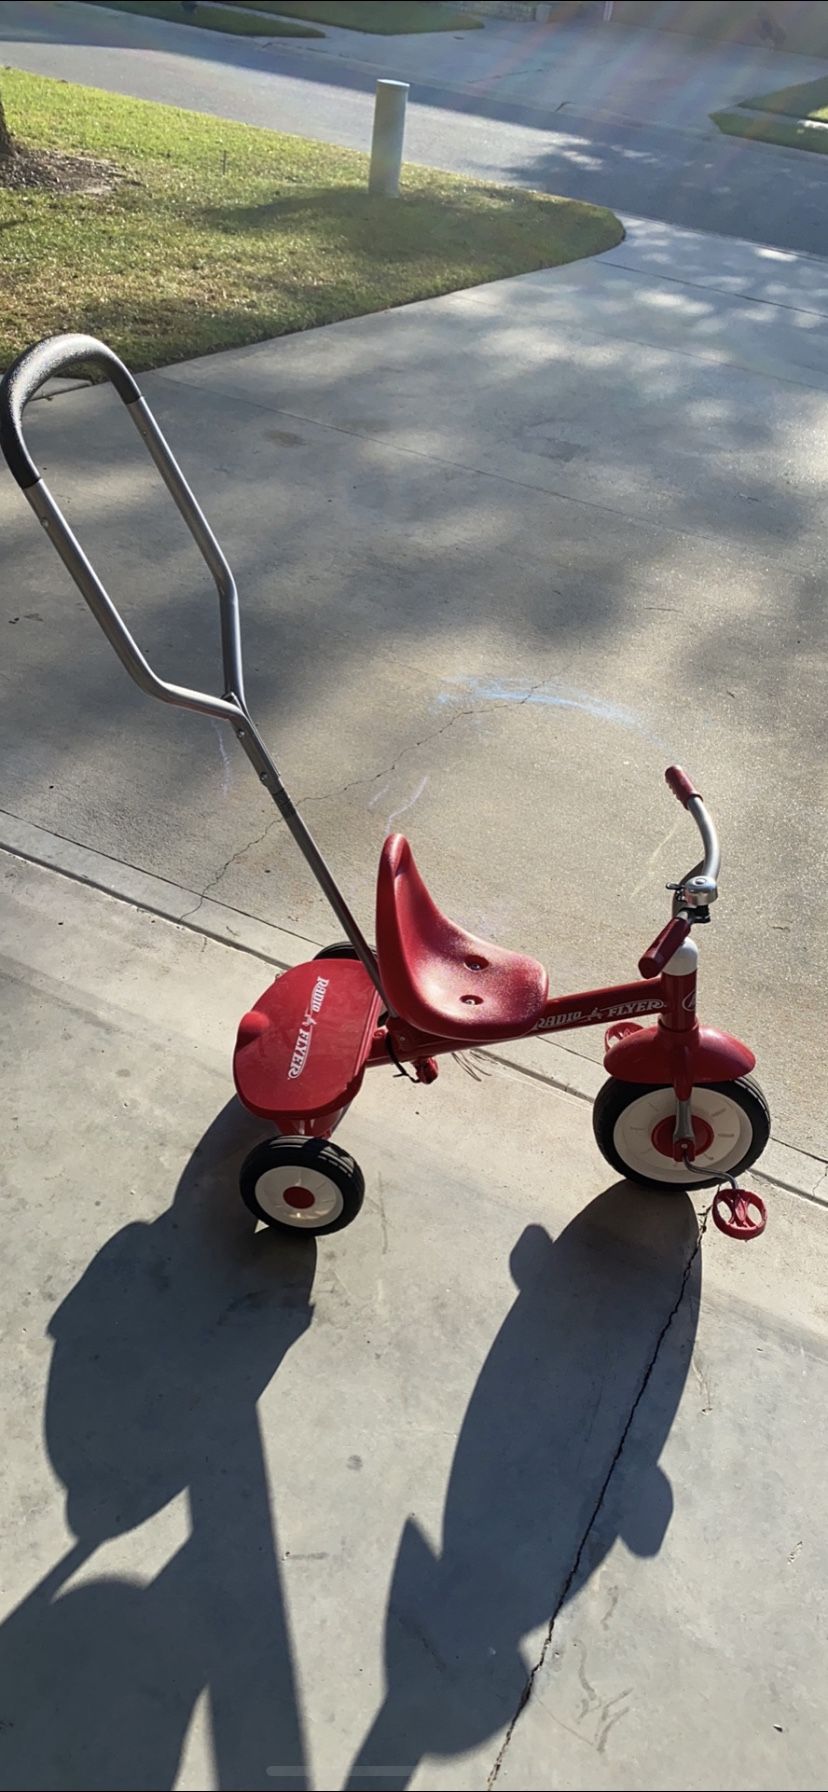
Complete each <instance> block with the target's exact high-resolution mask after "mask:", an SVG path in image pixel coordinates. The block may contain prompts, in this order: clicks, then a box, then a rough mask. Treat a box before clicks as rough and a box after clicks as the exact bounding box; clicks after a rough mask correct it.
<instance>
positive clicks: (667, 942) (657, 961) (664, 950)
mask: <svg viewBox="0 0 828 1792" xmlns="http://www.w3.org/2000/svg"><path fill="white" fill-rule="evenodd" d="M683 776H684V773H683V772H682V777H683ZM689 932H690V922H689V921H685V919H684V917H683V915H676V916H675V917H674V919H673V920H672V921H668V922H667V926H666V927H662V929H661V932H660V933H659V934H656V937H655V939H654V940H653V943H652V945H651V946H648V947H647V950H646V952H645V953H644V956H643V958H639V960H638V968H639V970H640V972H641V975H642V977H657V976H658V974H659V971H663V969H664V966H665V965H666V964H669V962H670V959H671V958H672V956H673V953H674V952H677V951H678V949H679V946H683V945H684V942H685V940H686V938H687V935H688V933H689Z"/></svg>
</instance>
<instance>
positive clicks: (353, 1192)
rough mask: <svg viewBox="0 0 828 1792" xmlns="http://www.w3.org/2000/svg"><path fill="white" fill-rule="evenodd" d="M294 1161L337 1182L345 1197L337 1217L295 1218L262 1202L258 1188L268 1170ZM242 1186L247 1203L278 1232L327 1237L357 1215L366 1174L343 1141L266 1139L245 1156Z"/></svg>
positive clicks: (308, 1216)
mask: <svg viewBox="0 0 828 1792" xmlns="http://www.w3.org/2000/svg"><path fill="white" fill-rule="evenodd" d="M293 1165H295V1166H296V1168H297V1169H310V1170H315V1171H316V1172H318V1173H320V1174H322V1175H323V1176H325V1177H326V1178H327V1179H328V1181H329V1182H332V1183H335V1185H336V1187H337V1188H338V1189H339V1193H340V1195H341V1197H342V1210H341V1212H340V1213H338V1214H337V1216H336V1218H335V1219H332V1220H329V1221H328V1222H327V1224H323V1225H321V1226H315V1225H314V1224H313V1219H312V1217H311V1215H310V1214H309V1213H306V1217H305V1218H304V1219H302V1220H298V1219H297V1220H296V1221H293V1222H291V1221H290V1220H289V1219H287V1218H285V1219H279V1218H277V1217H276V1215H275V1214H273V1213H269V1212H268V1210H267V1208H265V1207H263V1206H262V1205H261V1204H260V1202H259V1200H258V1197H257V1194H256V1189H257V1186H258V1183H259V1181H260V1178H261V1177H262V1176H263V1175H264V1174H265V1172H266V1171H267V1170H277V1169H282V1168H287V1169H289V1168H290V1167H291V1166H293ZM239 1190H240V1193H241V1198H242V1200H243V1202H244V1204H245V1207H247V1208H249V1210H250V1212H251V1213H252V1214H255V1217H256V1219H257V1220H261V1221H262V1224H263V1225H265V1226H272V1227H273V1228H274V1229H275V1230H276V1231H278V1232H288V1233H290V1235H291V1237H292V1238H296V1237H301V1236H302V1235H303V1234H304V1235H305V1236H310V1237H312V1238H325V1237H327V1235H328V1234H329V1233H330V1232H341V1231H342V1229H343V1227H345V1226H350V1224H351V1221H352V1220H355V1219H356V1217H357V1214H358V1213H359V1210H360V1208H361V1206H362V1202H363V1198H364V1195H365V1178H364V1176H363V1174H362V1171H361V1169H360V1167H359V1164H357V1163H355V1162H354V1159H353V1158H352V1157H350V1156H349V1154H348V1152H347V1151H343V1150H342V1149H341V1147H340V1146H339V1145H332V1144H331V1141H330V1139H300V1138H286V1139H283V1138H278V1139H265V1141H264V1143H263V1144H261V1145H256V1146H255V1147H254V1149H253V1150H252V1151H251V1152H249V1153H248V1155H247V1157H246V1158H245V1160H244V1163H243V1164H242V1167H241V1172H240V1175H239Z"/></svg>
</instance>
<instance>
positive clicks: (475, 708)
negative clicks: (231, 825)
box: [178, 675, 551, 921]
mask: <svg viewBox="0 0 828 1792" xmlns="http://www.w3.org/2000/svg"><path fill="white" fill-rule="evenodd" d="M550 677H551V675H550ZM549 682H550V678H549V677H548V678H541V679H539V681H538V683H537V684H533V685H530V686H529V688H528V690H527V691H526V694H525V696H523V697H521V698H520V700H519V702H517V703H516V704H515V705H514V707H515V709H522V708H523V706H524V704H526V703H529V702H530V701H531V699H532V698H533V697H534V696H535V695H536V693H537V692H538V691H542V690H543V688H544V686H545V685H547V684H549ZM498 708H499V705H498V704H496V703H489V704H486V705H484V706H482V707H481V706H480V705H478V704H472V705H471V706H470V707H468V708H466V709H458V710H455V713H454V715H452V716H449V719H448V721H447V722H443V723H442V724H441V726H440V727H439V728H432V729H431V730H430V731H429V732H428V733H427V734H424V735H422V736H421V738H420V739H419V740H414V741H410V742H409V744H408V746H405V747H401V748H400V751H399V753H398V754H397V755H396V757H395V758H394V759H393V760H392V762H391V764H390V765H386V766H382V767H381V768H380V770H379V771H377V772H369V773H367V774H366V775H365V776H364V777H361V778H350V779H349V780H348V782H347V783H346V784H337V785H336V786H335V788H334V789H333V790H319V791H316V792H313V791H312V792H310V793H309V794H308V795H305V796H300V797H297V799H296V807H297V809H300V810H301V809H304V808H307V806H308V805H309V804H310V803H329V802H332V801H333V799H334V798H335V797H339V796H345V794H346V792H347V791H349V790H356V789H357V788H358V787H359V785H361V784H376V783H378V782H379V779H380V778H390V777H391V775H392V773H393V772H395V771H396V770H397V767H398V765H399V764H400V761H401V760H403V759H405V758H406V757H407V756H408V754H409V753H416V752H418V750H419V748H420V747H425V746H429V745H430V744H431V742H432V741H434V740H438V739H439V737H440V735H441V734H448V731H449V729H450V728H453V727H454V726H455V723H456V722H462V721H463V719H464V717H466V716H486V715H494V714H495V711H496V710H497V709H498ZM284 826H285V821H284V817H283V816H282V815H279V814H278V813H277V814H276V815H274V816H272V817H271V819H270V821H269V822H268V824H267V827H266V828H264V829H263V831H262V832H261V833H260V834H256V835H254V838H253V839H252V840H248V841H247V842H246V844H245V845H244V846H239V847H237V848H236V849H235V851H234V852H231V854H230V856H229V858H227V859H225V862H224V864H223V865H222V867H221V869H220V870H219V871H217V872H216V874H215V877H211V878H210V879H209V881H208V882H207V883H206V884H205V886H204V889H203V890H202V892H201V894H200V896H199V899H198V902H197V903H196V904H195V907H194V908H191V909H188V910H187V913H186V914H184V915H180V916H179V917H178V918H179V920H181V921H189V920H191V919H192V916H193V915H195V914H197V913H198V910H199V909H200V908H201V905H202V903H203V902H204V900H205V898H206V897H208V896H209V895H211V894H212V892H213V891H214V890H216V889H217V888H218V885H219V884H220V883H221V881H222V878H223V877H224V876H225V874H226V873H227V872H228V871H229V869H230V866H231V865H234V864H235V863H236V861H237V860H238V859H241V858H243V857H244V855H245V853H246V852H250V851H251V850H252V848H253V847H254V846H260V845H261V843H262V841H263V840H265V839H266V838H267V835H268V834H269V833H270V832H271V829H272V828H275V827H284Z"/></svg>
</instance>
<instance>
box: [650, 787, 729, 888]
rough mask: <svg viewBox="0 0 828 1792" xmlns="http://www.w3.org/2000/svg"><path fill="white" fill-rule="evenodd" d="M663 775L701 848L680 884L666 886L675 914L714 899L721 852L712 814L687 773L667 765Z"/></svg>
mask: <svg viewBox="0 0 828 1792" xmlns="http://www.w3.org/2000/svg"><path fill="white" fill-rule="evenodd" d="M664 776H665V778H666V781H667V783H668V785H669V787H670V789H671V790H672V792H673V795H674V796H675V797H677V798H678V800H679V802H680V803H682V804H683V806H684V808H685V809H686V810H687V811H688V814H690V815H692V817H693V820H694V822H695V824H696V827H697V828H698V830H699V833H700V834H701V838H702V846H703V848H704V854H703V857H702V858H701V859H700V860H699V863H698V864H697V865H694V866H693V867H692V869H691V870H690V871H688V872H686V873H685V876H684V877H683V878H682V879H681V881H680V883H678V884H671V885H670V886H669V888H670V889H672V890H673V914H674V915H678V914H681V913H682V912H683V911H684V910H687V909H701V908H709V906H710V904H711V902H715V901H716V898H717V896H718V894H719V887H718V878H719V869H720V866H721V861H722V855H721V850H720V848H719V836H718V834H717V833H716V828H715V826H714V823H713V820H712V817H711V816H710V815H709V814H708V812H707V810H706V808H705V806H704V803H703V802H702V799H701V797H700V795H699V793H698V791H697V790H696V789H695V786H694V785H693V784H692V783H691V781H690V779H689V778H688V776H687V774H686V772H683V771H682V769H681V767H680V766H678V765H670V766H668V768H667V770H666V772H665V774H664Z"/></svg>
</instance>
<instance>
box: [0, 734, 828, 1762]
mask: <svg viewBox="0 0 828 1792" xmlns="http://www.w3.org/2000/svg"><path fill="white" fill-rule="evenodd" d="M109 720H110V723H111V724H114V725H115V726H116V727H117V726H118V724H116V723H115V722H114V715H113V714H112V713H110V717H109ZM65 850H66V849H65V848H64V852H65ZM84 861H85V862H84ZM64 868H65V870H67V871H69V870H70V867H69V863H68V860H67V859H65V860H64ZM91 874H92V867H91V863H90V859H89V856H88V855H81V856H80V857H78V856H76V857H75V861H74V867H73V868H72V870H71V874H70V875H64V874H63V873H58V872H56V871H54V870H45V869H42V868H40V867H38V866H33V865H31V864H29V865H26V864H23V863H21V861H20V860H19V859H16V858H14V857H12V856H11V855H7V854H5V853H2V852H0V978H2V993H3V1012H4V1015H5V1016H6V1017H7V1020H8V1021H9V1022H10V1024H9V1025H7V1026H6V1027H5V1028H4V1029H3V1035H2V1042H0V1067H1V1068H2V1075H3V1088H4V1093H5V1098H6V1103H7V1110H6V1111H7V1114H8V1117H9V1130H10V1141H9V1146H8V1148H7V1150H6V1152H5V1154H4V1159H3V1185H4V1216H5V1237H4V1284H3V1286H4V1298H3V1310H2V1316H1V1317H0V1348H2V1351H3V1357H4V1365H5V1373H4V1374H3V1376H2V1380H1V1381H0V1421H1V1422H2V1427H3V1437H4V1451H3V1464H2V1475H0V1514H2V1535H3V1540H4V1566H3V1594H2V1601H1V1602H0V1684H2V1689H3V1702H2V1725H0V1785H2V1786H3V1787H7V1788H9V1789H11V1788H26V1789H27V1792H28V1789H31V1792H35V1789H36V1788H43V1787H47V1786H48V1787H60V1788H62V1789H63V1788H66V1789H69V1788H78V1789H80V1788H82V1787H84V1788H95V1789H100V1792H108V1789H109V1788H112V1787H118V1788H121V1787H123V1788H127V1787H144V1786H150V1787H168V1786H169V1787H171V1786H176V1787H178V1788H180V1789H181V1792H186V1789H190V1788H193V1789H196V1792H197V1789H202V1788H205V1787H222V1788H227V1792H232V1789H233V1788H239V1787H250V1788H257V1789H258V1788H266V1787H269V1786H273V1785H274V1784H275V1785H276V1786H282V1787H285V1788H297V1792H298V1789H299V1788H302V1789H305V1788H309V1787H319V1788H325V1789H327V1792H329V1789H330V1788H333V1787H338V1786H343V1785H347V1786H348V1787H350V1788H354V1789H356V1788H374V1787H377V1786H382V1787H386V1788H397V1789H400V1792H401V1789H402V1788H404V1787H409V1786H410V1787H412V1788H418V1789H421V1792H426V1789H427V1788H433V1789H435V1792H438V1789H439V1792H444V1789H445V1788H449V1787H456V1788H458V1789H462V1792H470V1789H474V1792H482V1789H483V1788H484V1787H489V1788H490V1787H497V1788H498V1789H500V1788H517V1787H529V1788H552V1787H560V1788H569V1789H570V1792H571V1789H573V1788H576V1789H578V1792H580V1789H581V1788H583V1789H584V1792H587V1789H588V1788H597V1789H600V1792H615V1789H616V1788H619V1787H623V1788H634V1789H640V1788H642V1787H651V1786H664V1787H665V1788H675V1789H677V1792H678V1789H680V1788H683V1787H685V1786H687V1785H692V1786H694V1787H699V1788H700V1789H702V1792H721V1789H722V1788H724V1789H725V1792H741V1788H743V1787H744V1786H746V1785H748V1786H751V1787H755V1788H758V1789H761V1792H765V1789H767V1792H771V1789H773V1792H776V1789H777V1788H780V1787H782V1788H786V1789H787V1788H790V1792H794V1789H796V1792H800V1789H802V1788H806V1789H808V1792H811V1789H813V1792H818V1789H819V1788H821V1787H822V1786H824V1781H825V1773H824V1766H825V1744H824V1685H825V1673H826V1652H825V1635H824V1626H823V1624H822V1623H821V1604H820V1602H821V1594H822V1588H823V1587H824V1584H825V1570H826V1561H825V1535H826V1522H825V1521H826V1513H825V1476H824V1472H823V1464H822V1460H821V1456H820V1453H819V1451H818V1450H816V1449H814V1447H813V1442H812V1440H813V1439H814V1437H815V1436H816V1435H817V1434H818V1431H819V1423H818V1417H817V1415H818V1414H819V1413H820V1412H821V1410H822V1406H823V1405H824V1398H825V1390H824V1382H825V1313H824V1299H823V1295H822V1290H823V1287H824V1283H825V1272H826V1248H827V1247H828V1228H827V1227H826V1212H825V1208H824V1206H821V1205H819V1204H818V1203H815V1202H813V1201H810V1200H803V1199H802V1198H801V1197H800V1196H799V1195H796V1194H786V1193H784V1192H783V1191H782V1190H781V1189H780V1188H778V1187H774V1186H772V1185H769V1184H767V1183H764V1184H763V1183H761V1182H760V1186H762V1187H763V1191H764V1193H765V1196H766V1199H767V1201H768V1205H769V1208H770V1223H769V1227H768V1230H767V1232H766V1233H765V1234H764V1236H763V1238H762V1239H761V1240H760V1241H759V1243H758V1244H755V1245H749V1246H740V1245H734V1244H731V1243H730V1242H729V1241H726V1240H724V1239H723V1238H721V1237H720V1235H719V1234H718V1233H716V1232H715V1231H713V1230H712V1228H711V1227H708V1229H707V1233H706V1234H705V1232H704V1219H703V1217H702V1214H701V1211H700V1212H699V1213H697V1212H696V1211H695V1210H694V1207H693V1205H692V1204H691V1202H690V1201H689V1200H688V1199H687V1198H686V1197H685V1196H684V1195H682V1196H680V1197H678V1198H676V1197H669V1198H667V1199H662V1200H659V1199H657V1198H653V1197H652V1196H651V1195H647V1194H645V1193H642V1191H640V1190H639V1191H637V1192H636V1191H634V1190H632V1189H630V1188H629V1187H628V1186H626V1185H625V1184H623V1183H618V1182H616V1181H615V1180H614V1178H613V1176H612V1174H611V1172H608V1170H607V1166H606V1165H605V1164H604V1163H603V1162H602V1160H601V1159H600V1158H599V1157H598V1155H597V1152H596V1151H595V1149H594V1146H593V1144H592V1140H591V1134H590V1127H589V1109H588V1107H587V1106H586V1104H585V1102H584V1101H583V1100H579V1099H576V1098H575V1097H572V1096H569V1095H566V1094H564V1093H562V1092H561V1091H560V1090H559V1089H556V1088H555V1087H554V1086H552V1084H551V1083H550V1082H549V1080H548V1079H547V1078H545V1077H544V1075H543V1074H542V1073H541V1074H533V1075H530V1076H526V1075H523V1074H521V1072H520V1070H519V1069H517V1068H516V1067H515V1066H509V1065H506V1064H504V1063H503V1062H501V1061H499V1060H498V1059H497V1058H496V1057H495V1056H493V1055H492V1054H476V1055H475V1059H474V1061H473V1064H472V1068H473V1070H474V1076H473V1077H469V1076H468V1075H466V1074H465V1073H464V1071H463V1069H462V1068H461V1066H460V1065H459V1064H457V1063H453V1062H452V1061H451V1060H446V1061H445V1062H444V1066H443V1071H442V1073H441V1076H440V1079H439V1081H438V1082H437V1083H436V1084H435V1086H434V1087H433V1088H429V1089H424V1088H418V1089H412V1087H411V1086H410V1085H409V1084H408V1083H405V1082H402V1081H400V1080H395V1079H394V1078H393V1076H392V1075H391V1074H390V1073H387V1074H382V1073H379V1072H377V1073H373V1072H372V1073H371V1076H370V1077H369V1078H368V1080H367V1081H366V1085H365V1087H364V1089H363V1091H362V1093H361V1094H360V1097H359V1101H358V1103H357V1105H356V1106H355V1108H354V1109H353V1110H352V1112H351V1113H349V1115H348V1116H347V1119H346V1122H345V1124H344V1126H343V1129H342V1134H341V1138H342V1143H343V1144H345V1145H346V1147H347V1148H348V1149H349V1150H352V1151H354V1152H355V1153H356V1154H357V1156H358V1158H359V1160H360V1161H361V1163H362V1165H363V1168H364V1170H365V1173H366V1177H367V1184H368V1189H367V1196H366V1203H365V1207H364V1208H363V1211H362V1213H361V1215H360V1216H359V1219H358V1221H357V1222H356V1224H355V1225H353V1226H351V1227H349V1228H348V1229H347V1230H346V1231H343V1232H340V1233H338V1234H336V1235H335V1236H334V1237H331V1238H324V1239H320V1240H319V1241H318V1244H317V1243H316V1242H315V1241H314V1240H313V1239H312V1238H308V1237H305V1238H300V1239H296V1240H293V1239H288V1240H287V1241H285V1240H284V1239H280V1238H278V1237H277V1236H276V1235H275V1234H273V1233H272V1232H267V1231H266V1230H263V1229H260V1230H259V1231H258V1232H256V1231H254V1228H253V1222H252V1220H251V1217H250V1215H249V1214H248V1213H247V1212H246V1210H245V1209H244V1208H243V1207H242V1205H241V1203H240V1201H239V1199H238V1195H237V1192H236V1186H235V1184H236V1175H237V1169H238V1164H239V1161H240V1159H241V1157H242V1155H243V1154H244V1153H245V1152H246V1151H247V1150H248V1149H249V1148H250V1145H251V1143H252V1142H253V1140H254V1139H255V1138H256V1137H257V1134H258V1128H257V1123H256V1122H255V1121H251V1119H250V1117H249V1116H247V1117H246V1116H245V1115H244V1114H243V1113H242V1112H241V1111H240V1109H239V1108H238V1107H237V1106H236V1105H235V1104H234V1103H233V1102H232V1101H231V1100H230V1099H229V1097H230V1093H231V1083H230V1076H229V1050H230V1043H231V1040H232V1038H233V1036H234V1032H235V1027H236V1023H237V1020H238V1017H239V1015H240V1013H241V1012H242V1011H243V1010H244V1009H245V1008H246V1007H247V1006H248V1005H249V1003H250V1001H251V1000H252V999H253V998H254V996H255V995H256V994H258V992H259V990H260V988H262V987H263V986H264V985H265V984H266V983H267V982H268V981H269V978H270V975H271V974H272V970H273V964H274V961H275V963H276V964H277V965H278V964H279V963H281V964H284V963H285V962H291V961H292V951H293V947H294V945H295V942H293V941H291V940H290V939H289V938H288V937H287V936H285V935H283V934H279V933H278V932H277V931H276V930H274V929H272V928H271V929H265V928H263V926H262V924H261V923H259V924H258V925H256V926H252V925H251V924H250V923H249V922H247V921H244V920H243V919H242V918H240V917H238V916H236V917H235V921H236V928H235V938H234V940H233V942H232V945H231V944H227V943H225V944H219V943H217V942H216V941H215V940H213V939H210V938H208V937H206V935H204V934H202V933H200V932H199V930H198V928H199V918H198V917H194V918H193V920H192V921H191V923H190V924H189V925H187V926H185V927H182V926H177V925H175V924H173V923H171V922H170V921H169V920H167V919H165V918H163V915H162V913H161V912H156V913H155V914H153V913H150V912H148V909H147V907H146V904H145V902H142V900H141V898H140V896H139V898H138V901H137V902H136V900H135V899H134V898H135V897H136V896H137V895H138V892H137V890H136V888H135V886H133V889H132V897H133V900H122V899H120V898H116V897H113V896H111V895H108V894H105V893H103V892H101V891H99V890H95V889H90V888H88V887H86V886H85V884H84V882H83V881H82V880H83V878H84V877H87V878H88V877H89V876H90V875H91ZM178 894H179V896H180V895H181V894H182V892H179V893H178ZM260 954H261V955H262V956H264V955H265V954H266V955H267V958H268V960H269V963H268V964H267V965H266V964H265V963H263V962H261V958H260V956H259V955H260ZM554 1049H555V1048H554V1047H553V1048H551V1050H552V1052H553V1053H554ZM564 1055H565V1054H561V1056H564ZM703 1235H704V1236H703Z"/></svg>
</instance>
